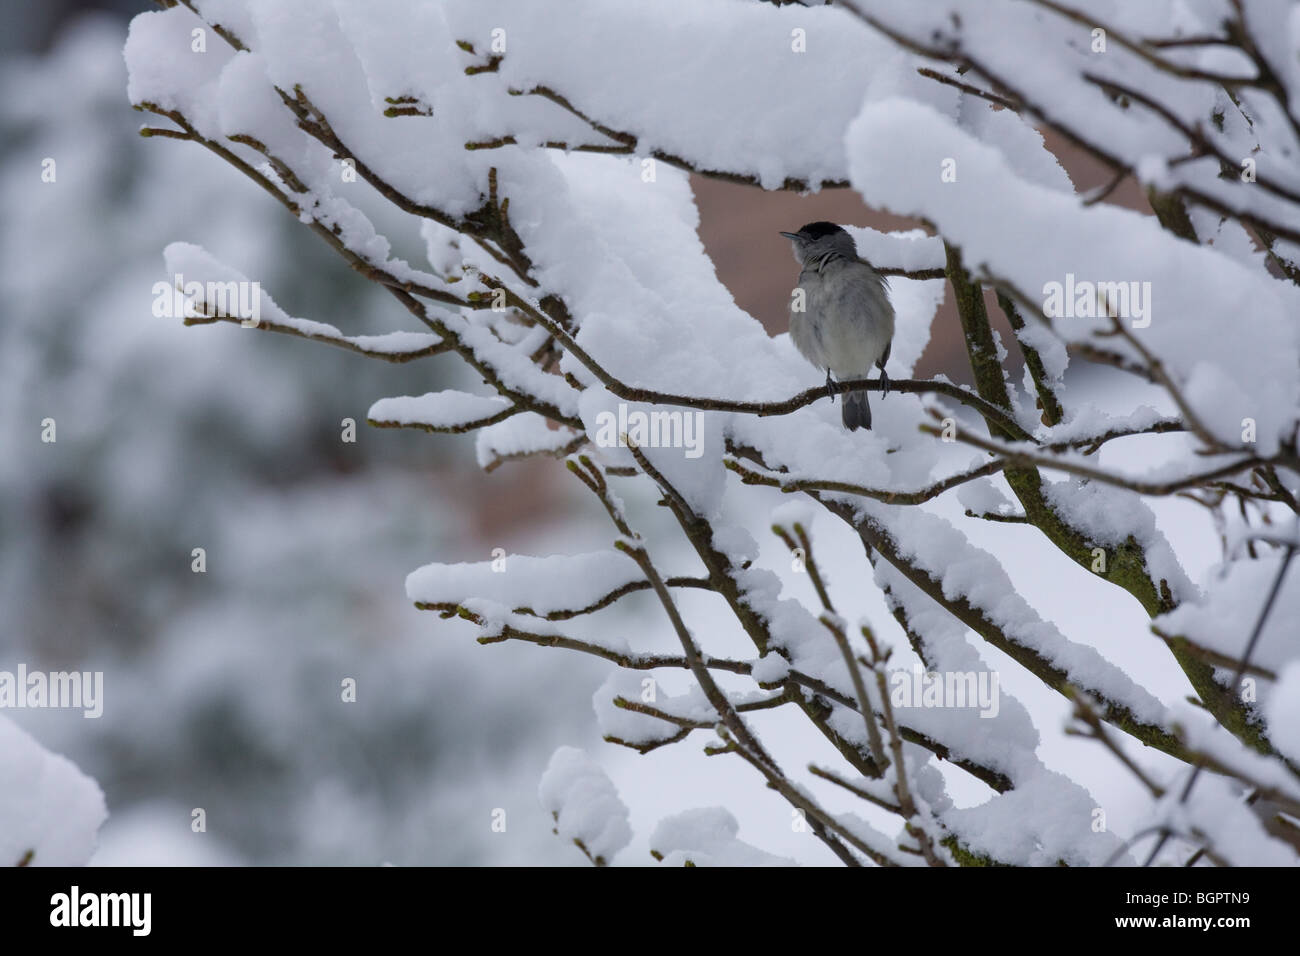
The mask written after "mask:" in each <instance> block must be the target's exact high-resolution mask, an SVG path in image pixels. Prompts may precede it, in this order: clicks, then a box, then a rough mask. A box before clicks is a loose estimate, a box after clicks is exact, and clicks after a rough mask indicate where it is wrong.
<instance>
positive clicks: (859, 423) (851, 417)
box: [842, 392, 871, 431]
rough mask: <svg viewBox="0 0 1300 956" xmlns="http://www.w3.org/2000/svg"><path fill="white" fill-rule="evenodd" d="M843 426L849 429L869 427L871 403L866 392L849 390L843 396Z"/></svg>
mask: <svg viewBox="0 0 1300 956" xmlns="http://www.w3.org/2000/svg"><path fill="white" fill-rule="evenodd" d="M842 408H843V410H844V427H845V428H847V429H848V430H849V431H854V430H855V429H858V428H870V427H871V405H870V404H869V403H868V402H867V393H866V392H849V393H848V394H846V395H845V396H844V403H843V406H842Z"/></svg>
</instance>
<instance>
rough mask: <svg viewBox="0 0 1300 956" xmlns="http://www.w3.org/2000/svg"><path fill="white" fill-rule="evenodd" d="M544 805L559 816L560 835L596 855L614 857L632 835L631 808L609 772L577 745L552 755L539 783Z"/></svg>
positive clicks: (557, 819)
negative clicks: (629, 821) (624, 800)
mask: <svg viewBox="0 0 1300 956" xmlns="http://www.w3.org/2000/svg"><path fill="white" fill-rule="evenodd" d="M537 795H538V798H539V799H540V800H541V802H542V807H543V809H545V810H546V811H547V812H549V813H551V814H552V815H553V816H554V817H555V828H556V832H557V833H558V834H559V836H560V839H562V840H565V841H566V842H570V841H572V842H580V843H581V845H582V846H583V847H584V848H585V849H586V852H587V853H588V854H590V855H591V856H592V857H593V858H595V859H602V860H605V861H609V860H611V859H612V858H613V857H614V855H615V854H616V853H618V851H619V850H621V849H623V847H625V846H627V844H628V843H629V841H630V840H631V839H632V828H631V827H630V826H629V825H628V811H627V807H626V806H625V805H624V804H623V801H622V800H620V799H619V796H618V791H617V790H615V789H614V785H613V784H612V783H611V782H610V780H609V777H607V776H606V775H605V772H604V771H603V770H601V769H600V767H599V766H598V765H597V764H596V763H595V762H593V761H592V760H591V758H590V757H588V756H587V755H586V754H585V753H584V752H583V751H581V750H579V749H577V748H576V747H560V748H559V749H558V750H556V751H555V753H554V754H552V755H551V762H550V763H549V764H547V767H546V772H545V773H544V774H543V775H542V779H541V782H540V783H539V784H538V787H537Z"/></svg>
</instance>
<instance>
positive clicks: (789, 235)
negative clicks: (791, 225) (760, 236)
mask: <svg viewBox="0 0 1300 956" xmlns="http://www.w3.org/2000/svg"><path fill="white" fill-rule="evenodd" d="M781 235H783V236H785V237H786V238H787V239H802V238H803V236H801V235H799V233H797V232H783V233H781Z"/></svg>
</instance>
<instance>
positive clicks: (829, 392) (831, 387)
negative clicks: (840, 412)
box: [826, 369, 837, 405]
mask: <svg viewBox="0 0 1300 956" xmlns="http://www.w3.org/2000/svg"><path fill="white" fill-rule="evenodd" d="M836 391H837V389H836V387H835V380H834V379H833V378H831V373H830V369H827V370H826V396H827V397H828V398H829V399H830V400H831V404H832V405H834V404H835V393H836Z"/></svg>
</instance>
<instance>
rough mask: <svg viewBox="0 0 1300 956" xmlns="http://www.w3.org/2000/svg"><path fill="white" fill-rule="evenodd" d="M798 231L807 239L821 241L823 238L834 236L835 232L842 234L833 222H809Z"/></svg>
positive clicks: (841, 230)
mask: <svg viewBox="0 0 1300 956" xmlns="http://www.w3.org/2000/svg"><path fill="white" fill-rule="evenodd" d="M799 231H800V232H802V233H803V234H804V235H805V236H807V237H808V238H809V239H821V238H823V237H825V236H830V235H834V234H835V233H837V232H843V231H844V230H843V229H841V228H840V227H839V226H837V225H835V223H833V222H824V221H822V222H810V223H808V225H806V226H801V227H800V228H799Z"/></svg>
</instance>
